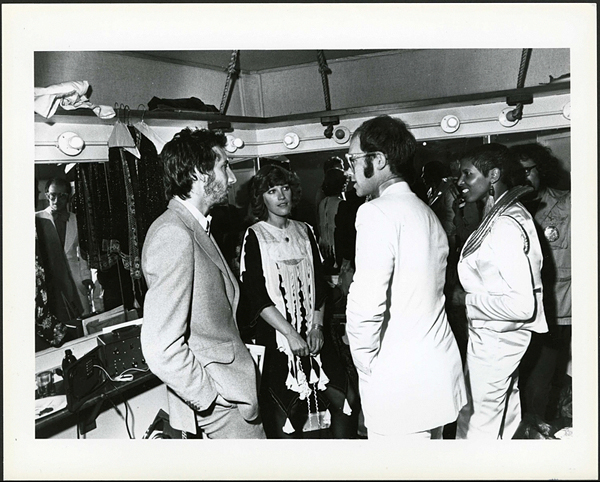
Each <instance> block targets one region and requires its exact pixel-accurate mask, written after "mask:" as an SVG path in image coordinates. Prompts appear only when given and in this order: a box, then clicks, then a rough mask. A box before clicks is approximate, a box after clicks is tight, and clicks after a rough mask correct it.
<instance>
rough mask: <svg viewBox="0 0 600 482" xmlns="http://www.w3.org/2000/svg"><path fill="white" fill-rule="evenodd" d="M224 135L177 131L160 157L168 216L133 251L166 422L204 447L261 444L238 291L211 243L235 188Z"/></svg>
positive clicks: (146, 349) (145, 346)
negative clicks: (205, 441) (138, 256)
mask: <svg viewBox="0 0 600 482" xmlns="http://www.w3.org/2000/svg"><path fill="white" fill-rule="evenodd" d="M225 143H226V139H225V136H224V135H223V134H221V133H215V132H212V131H208V130H206V129H196V130H191V129H189V128H186V129H183V130H182V131H181V132H179V133H177V134H176V135H175V136H174V137H173V139H172V140H171V141H170V142H168V143H167V144H166V145H165V147H164V148H163V151H162V153H161V159H162V161H163V164H164V182H165V192H166V195H167V197H168V198H169V199H170V201H169V205H168V208H167V210H166V211H165V212H164V213H163V214H162V215H161V216H160V217H159V218H158V219H157V220H156V221H155V222H154V223H153V224H152V226H151V227H150V229H149V231H148V234H147V236H146V240H145V243H144V248H143V251H142V270H143V272H144V276H145V278H146V282H147V284H148V292H147V293H146V298H145V301H144V321H143V324H142V334H141V341H142V350H143V353H144V357H145V359H146V361H147V363H148V366H149V367H150V370H151V371H152V372H153V373H154V374H155V375H156V376H157V377H158V378H160V379H161V380H162V381H163V382H164V383H165V384H166V385H167V392H168V393H167V395H168V401H169V413H170V423H171V426H172V427H173V428H175V429H178V430H182V431H183V432H185V433H186V434H187V433H190V434H198V433H201V434H202V435H203V436H205V437H207V438H235V439H241V438H265V434H264V431H263V427H262V423H261V422H260V420H259V410H258V399H257V376H256V368H255V364H254V361H253V360H252V357H251V356H250V353H249V352H248V349H247V348H246V346H245V345H244V343H243V342H242V340H241V338H240V335H239V331H238V327H237V324H236V319H235V313H236V309H237V304H238V301H239V287H238V284H237V281H236V279H235V277H234V275H233V273H232V272H231V270H230V269H229V267H228V265H227V263H226V262H225V259H224V258H223V255H222V254H221V251H220V250H219V248H218V247H217V245H216V243H215V241H214V238H213V237H212V236H211V235H210V232H209V229H210V215H209V214H208V213H209V212H210V210H211V208H212V207H213V206H215V205H217V204H220V203H222V202H223V201H225V200H226V199H227V190H228V187H229V186H230V185H232V184H233V183H235V176H234V174H233V172H231V169H230V168H229V162H228V159H227V154H226V152H225V149H224V147H225Z"/></svg>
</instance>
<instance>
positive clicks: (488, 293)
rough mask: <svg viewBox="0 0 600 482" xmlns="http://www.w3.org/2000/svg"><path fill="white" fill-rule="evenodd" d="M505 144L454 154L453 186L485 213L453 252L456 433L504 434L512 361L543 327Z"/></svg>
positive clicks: (534, 247)
mask: <svg viewBox="0 0 600 482" xmlns="http://www.w3.org/2000/svg"><path fill="white" fill-rule="evenodd" d="M524 176H525V173H524V171H523V169H522V168H521V166H520V165H519V163H518V162H517V161H516V159H513V157H512V155H511V154H510V153H509V151H508V148H506V147H505V146H503V145H500V144H487V145H483V146H479V147H477V148H476V149H474V150H472V151H470V152H469V153H467V154H466V155H465V156H463V157H462V159H461V174H460V179H459V181H458V186H459V189H460V190H461V193H462V195H463V197H464V199H465V201H467V202H475V201H484V202H485V201H487V206H488V212H487V213H486V214H485V216H484V218H483V220H482V221H481V224H480V225H479V227H478V228H477V229H476V230H475V232H473V233H472V234H471V236H470V237H469V239H468V240H467V242H466V243H465V246H464V247H463V249H462V252H461V254H460V260H459V263H458V275H459V279H460V282H461V284H462V287H463V288H464V291H463V290H462V289H460V288H457V289H456V290H455V291H454V293H453V297H452V299H453V302H454V303H455V304H457V305H461V306H465V309H466V314H467V318H468V323H469V341H468V347H467V360H466V367H465V376H466V380H467V386H468V388H469V403H468V404H467V405H466V406H465V407H464V408H463V409H462V410H461V412H460V414H459V417H458V426H457V438H466V439H510V438H512V436H513V435H514V433H515V431H516V429H517V427H518V425H519V422H520V420H521V407H520V401H519V393H518V368H519V363H520V361H521V358H522V357H523V355H524V353H525V351H526V350H527V347H528V345H529V341H530V339H531V332H532V331H535V332H538V333H544V332H546V331H548V327H547V324H546V318H545V315H544V308H543V304H542V283H541V274H540V273H541V268H542V253H541V248H540V243H539V240H538V237H537V234H536V230H535V227H534V224H533V219H532V217H531V215H530V214H529V213H528V212H527V210H526V209H525V208H524V207H523V205H522V204H521V203H519V202H518V198H519V197H520V196H522V195H524V194H526V193H528V192H529V191H531V188H530V187H525V186H523V185H522V184H524V181H525V177H524Z"/></svg>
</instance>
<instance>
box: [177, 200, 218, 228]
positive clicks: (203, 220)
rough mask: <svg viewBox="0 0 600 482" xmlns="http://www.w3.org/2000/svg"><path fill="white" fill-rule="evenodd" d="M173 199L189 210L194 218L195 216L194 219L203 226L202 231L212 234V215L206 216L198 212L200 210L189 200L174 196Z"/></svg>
mask: <svg viewBox="0 0 600 482" xmlns="http://www.w3.org/2000/svg"><path fill="white" fill-rule="evenodd" d="M173 199H175V200H176V201H179V202H180V203H181V204H183V205H184V206H185V207H186V208H187V210H188V211H189V212H190V213H192V216H194V218H195V219H196V220H197V221H198V222H199V223H200V226H202V229H204V231H206V232H207V233H209V232H210V221H211V219H212V216H211V215H210V214H207V215H206V216H204V214H202V213H201V212H200V211H199V210H198V208H197V207H196V206H194V205H193V204H192V203H191V202H190V201H189V200H187V199H181V198H180V197H179V196H173Z"/></svg>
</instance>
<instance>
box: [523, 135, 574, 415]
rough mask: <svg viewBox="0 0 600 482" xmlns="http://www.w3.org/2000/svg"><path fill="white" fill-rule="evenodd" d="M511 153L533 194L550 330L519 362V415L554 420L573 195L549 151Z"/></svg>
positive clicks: (567, 318)
mask: <svg viewBox="0 0 600 482" xmlns="http://www.w3.org/2000/svg"><path fill="white" fill-rule="evenodd" d="M511 150H512V152H513V154H514V155H516V156H517V158H518V159H519V161H520V162H521V165H522V166H523V167H524V168H525V172H526V174H527V179H528V181H529V183H530V184H531V185H532V186H533V188H534V189H535V193H536V196H535V198H534V199H532V200H530V201H528V202H525V201H524V202H523V204H524V205H525V207H527V209H529V211H530V212H531V214H532V215H533V216H534V220H535V223H536V228H537V230H538V237H539V239H540V244H541V246H542V253H543V255H544V265H543V268H542V283H543V285H544V310H545V312H546V320H547V321H548V328H549V332H548V333H543V334H539V333H534V334H533V336H532V338H531V343H530V345H529V348H528V350H527V352H526V353H525V356H524V357H523V361H522V362H521V371H522V373H523V376H522V382H521V387H522V391H521V394H522V398H523V401H522V403H523V411H524V412H525V413H529V414H531V415H534V416H537V417H539V418H541V419H542V420H545V421H552V419H553V418H554V417H555V416H556V415H557V414H556V413H554V410H555V408H556V404H557V396H558V392H559V391H560V388H562V386H563V384H564V383H565V378H566V376H565V374H566V370H567V364H568V362H569V360H570V358H571V352H570V350H571V191H570V190H569V189H568V176H567V175H562V174H565V173H564V170H563V169H562V168H561V167H560V162H559V161H558V159H557V158H556V157H554V156H553V155H552V151H550V149H548V148H547V147H544V146H542V145H541V144H523V145H517V146H514V147H512V148H511ZM567 381H568V379H567ZM553 385H554V387H555V390H552V388H553Z"/></svg>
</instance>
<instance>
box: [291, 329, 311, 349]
mask: <svg viewBox="0 0 600 482" xmlns="http://www.w3.org/2000/svg"><path fill="white" fill-rule="evenodd" d="M286 338H287V341H288V343H289V345H290V349H291V350H292V353H293V354H294V355H296V356H307V355H308V354H309V353H310V351H309V348H308V345H307V343H306V342H305V341H304V339H303V338H302V337H301V336H300V335H299V334H298V332H296V331H295V330H293V329H292V330H290V332H289V334H287V335H286Z"/></svg>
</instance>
